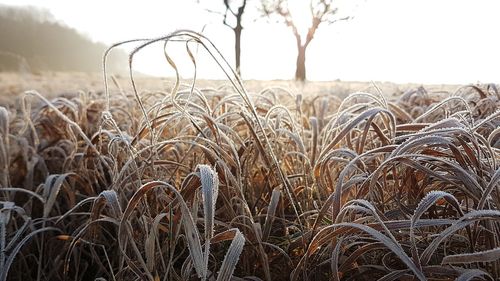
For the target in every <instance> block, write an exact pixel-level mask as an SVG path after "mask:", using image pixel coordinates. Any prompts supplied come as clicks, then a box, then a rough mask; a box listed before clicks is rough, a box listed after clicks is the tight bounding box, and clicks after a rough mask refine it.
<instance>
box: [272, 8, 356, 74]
mask: <svg viewBox="0 0 500 281" xmlns="http://www.w3.org/2000/svg"><path fill="white" fill-rule="evenodd" d="M293 1H299V0H289V1H288V0H262V11H263V13H264V15H265V16H267V17H269V18H271V17H273V16H277V18H278V19H279V20H280V21H282V22H283V23H285V24H286V25H287V26H288V27H290V29H291V30H292V32H293V35H294V36H295V39H296V45H297V63H296V70H295V80H298V81H305V80H306V50H307V47H308V46H309V43H311V41H312V39H313V38H314V34H315V33H316V30H318V28H319V27H320V25H322V24H323V23H327V24H332V23H334V22H337V21H339V20H347V19H348V18H349V17H344V18H339V17H338V13H337V12H338V7H337V6H336V5H334V3H333V0H309V9H308V10H309V11H307V10H306V11H296V12H305V13H307V12H309V13H310V15H311V22H310V25H309V26H308V28H307V34H305V35H304V34H301V32H300V27H299V26H297V23H296V21H295V20H294V18H293V16H292V12H291V11H290V9H289V3H291V2H293ZM300 1H307V0H300ZM304 36H305V38H304Z"/></svg>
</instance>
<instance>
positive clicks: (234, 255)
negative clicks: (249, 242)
mask: <svg viewBox="0 0 500 281" xmlns="http://www.w3.org/2000/svg"><path fill="white" fill-rule="evenodd" d="M235 231H236V234H235V236H234V238H233V241H232V242H231V245H230V246H229V249H228V250H227V253H226V256H225V257H224V261H223V262H222V265H221V267H220V270H219V274H218V276H217V281H229V280H231V277H232V276H233V272H234V269H235V267H236V264H237V263H238V260H239V257H240V254H241V252H242V251H243V246H244V245H245V236H243V234H242V233H241V232H240V231H239V230H238V229H236V230H235Z"/></svg>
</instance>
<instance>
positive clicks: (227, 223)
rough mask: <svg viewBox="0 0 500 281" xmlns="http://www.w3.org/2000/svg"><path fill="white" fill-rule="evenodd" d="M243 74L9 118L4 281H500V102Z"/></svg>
mask: <svg viewBox="0 0 500 281" xmlns="http://www.w3.org/2000/svg"><path fill="white" fill-rule="evenodd" d="M218 61H219V62H221V60H218ZM221 64H223V61H222V62H221ZM227 73H228V80H227V81H226V84H224V85H225V86H217V85H214V86H213V87H199V86H198V85H197V84H196V81H195V80H189V81H181V82H185V84H183V83H179V84H175V85H173V87H171V89H170V91H160V90H157V91H148V90H144V89H143V88H144V87H143V86H141V87H139V86H137V85H135V87H134V84H133V82H134V81H133V80H130V81H129V83H131V84H129V85H132V87H131V88H127V89H122V90H119V91H107V90H106V91H104V92H102V93H101V92H91V91H90V92H81V94H80V95H77V96H72V97H54V98H53V99H50V100H49V99H47V98H45V97H44V93H43V92H41V93H39V92H37V91H27V92H24V93H22V94H21V96H20V97H19V102H18V103H17V105H16V106H5V107H0V185H1V189H0V198H1V200H0V201H1V202H0V204H1V213H0V269H1V270H0V281H3V280H155V281H156V280H200V279H201V280H374V279H379V280H455V279H456V280H497V279H498V278H500V209H499V208H500V111H499V108H500V92H499V90H498V88H497V86H495V85H491V84H490V85H470V86H463V87H460V88H457V89H456V90H455V91H453V92H444V91H442V92H431V91H427V90H426V89H424V88H422V87H420V88H414V89H413V90H408V91H405V92H404V93H403V94H400V95H398V96H392V95H391V94H392V93H384V94H383V93H382V92H379V91H378V90H377V89H376V87H374V88H372V89H371V90H370V91H369V92H353V93H352V94H350V95H348V96H347V97H345V98H339V97H337V96H336V95H335V93H334V92H333V93H318V94H315V93H314V92H313V93H308V94H307V95H306V94H302V93H301V92H300V91H289V90H287V89H286V88H276V87H274V88H272V87H268V88H262V89H260V90H252V91H247V89H246V87H245V86H244V84H242V83H241V82H240V81H239V80H238V79H237V78H235V77H234V76H233V73H232V72H231V71H230V70H227ZM107 82H109V84H110V86H109V87H110V88H113V87H114V86H113V85H112V83H111V81H107ZM117 84H118V83H117ZM305 87H307V86H305ZM115 88H116V87H115ZM253 88H254V89H255V88H257V87H253Z"/></svg>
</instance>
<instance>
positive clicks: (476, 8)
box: [0, 0, 500, 83]
mask: <svg viewBox="0 0 500 281" xmlns="http://www.w3.org/2000/svg"><path fill="white" fill-rule="evenodd" d="M290 1H306V0H290ZM353 1H354V0H353ZM200 2H202V3H205V5H211V6H209V7H210V8H212V9H220V8H221V7H222V1H219V0H200ZM249 2H250V3H253V2H255V1H254V0H249ZM0 3H3V4H8V5H32V6H39V7H45V8H47V9H48V10H50V11H51V12H52V14H53V15H54V16H55V18H56V19H58V20H61V21H63V22H65V23H66V24H67V25H69V26H71V27H74V28H75V29H78V30H80V31H81V32H82V33H84V34H87V35H88V36H90V37H91V38H92V39H94V40H96V41H101V42H104V43H107V44H111V43H115V42H118V41H122V40H127V39H132V38H144V37H158V36H160V35H165V34H168V33H170V32H172V31H174V30H176V29H180V28H182V29H193V30H195V31H201V29H202V27H203V26H204V25H206V28H205V34H206V35H207V36H208V37H209V38H211V39H212V41H213V42H214V43H215V45H216V46H217V47H218V48H219V49H220V50H221V51H222V52H223V54H225V57H226V58H227V59H228V60H229V61H230V62H233V60H234V59H233V57H234V51H233V33H232V30H231V29H229V28H228V27H225V26H223V25H222V22H221V20H220V18H218V17H217V16H215V15H213V14H209V13H207V12H205V10H204V9H203V7H201V6H200V5H198V4H196V0H158V1H153V0H142V1H125V0H105V1H104V0H101V1H98V0H84V1H83V0H73V1H68V0H0ZM206 3H210V4H206ZM205 7H207V6H205ZM251 8H252V7H249V9H251ZM353 11H354V12H353V13H352V14H353V15H354V18H353V19H352V20H350V21H347V22H341V23H338V24H334V25H330V26H328V25H324V26H321V27H320V29H319V30H318V32H317V33H316V36H315V38H314V40H313V41H312V43H311V44H310V46H309V48H308V51H307V62H306V65H307V71H308V73H307V76H308V79H309V80H334V79H341V80H358V81H361V80H365V81H369V80H374V81H393V82H399V83H405V82H417V83H475V82H497V83H498V82H500V69H499V68H500V46H499V42H500V38H499V34H498V28H499V27H500V16H499V15H498V12H499V11H500V1H497V0H361V1H358V5H357V7H356V8H354V10H353ZM254 18H255V12H250V11H249V12H248V17H247V18H246V19H245V22H244V24H245V29H244V31H243V38H242V40H243V41H242V74H243V78H245V79H292V78H293V77H294V73H295V56H296V49H295V41H294V37H293V35H292V33H291V32H290V30H288V29H287V28H286V27H285V26H284V25H280V24H275V23H270V22H269V21H266V20H265V19H262V18H260V19H259V20H257V21H254ZM182 50H184V47H183V46H179V47H178V48H174V49H172V50H171V52H172V53H171V55H172V56H173V57H174V58H175V59H177V60H178V61H176V62H177V64H178V65H179V64H180V65H181V66H182V67H180V69H181V74H182V75H183V76H185V77H190V76H191V72H192V67H191V66H190V65H189V64H187V65H184V64H183V63H184V62H185V63H187V62H188V61H189V60H188V59H187V55H186V54H185V52H183V51H182ZM199 56H200V58H199V61H198V65H199V77H201V78H224V77H223V74H222V72H221V71H220V70H218V69H217V68H216V66H215V63H213V62H211V61H210V60H209V58H208V57H207V55H205V54H201V53H200V54H199ZM137 59H138V60H137V61H136V63H135V65H136V67H137V70H139V71H142V72H145V73H149V74H155V75H172V73H173V72H172V71H171V70H170V69H169V66H168V64H167V63H166V62H165V61H164V58H163V55H162V50H161V46H158V47H156V48H155V47H153V48H151V50H150V51H144V52H142V53H140V54H139V55H138V56H137Z"/></svg>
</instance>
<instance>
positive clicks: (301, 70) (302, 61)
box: [295, 44, 307, 81]
mask: <svg viewBox="0 0 500 281" xmlns="http://www.w3.org/2000/svg"><path fill="white" fill-rule="evenodd" d="M306 48H307V45H302V44H297V51H298V53H297V68H296V70H295V80H297V81H305V80H306Z"/></svg>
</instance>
